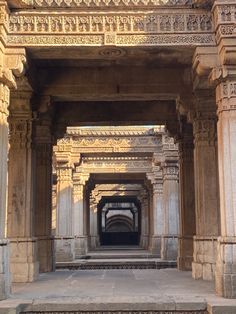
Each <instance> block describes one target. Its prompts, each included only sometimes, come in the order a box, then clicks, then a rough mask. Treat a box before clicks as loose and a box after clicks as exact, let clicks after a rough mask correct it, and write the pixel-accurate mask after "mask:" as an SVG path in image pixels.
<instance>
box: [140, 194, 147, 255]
mask: <svg viewBox="0 0 236 314" xmlns="http://www.w3.org/2000/svg"><path fill="white" fill-rule="evenodd" d="M138 199H139V201H140V204H141V235H140V246H141V247H142V248H144V249H148V246H149V222H148V217H149V199H148V195H147V193H144V192H142V193H141V195H140V196H139V197H138Z"/></svg>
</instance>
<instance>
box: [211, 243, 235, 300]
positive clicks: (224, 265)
mask: <svg viewBox="0 0 236 314" xmlns="http://www.w3.org/2000/svg"><path fill="white" fill-rule="evenodd" d="M235 256H236V237H219V238H218V242H217V262H216V272H215V287H216V294H217V295H219V296H221V297H224V298H229V299H235V298H236V259H235Z"/></svg>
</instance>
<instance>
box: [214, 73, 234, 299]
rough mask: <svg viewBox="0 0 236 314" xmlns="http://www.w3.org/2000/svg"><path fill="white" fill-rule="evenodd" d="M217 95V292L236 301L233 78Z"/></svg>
mask: <svg viewBox="0 0 236 314" xmlns="http://www.w3.org/2000/svg"><path fill="white" fill-rule="evenodd" d="M234 73H235V74H236V69H235V70H234ZM216 93H217V104H218V153H219V185H220V215H221V236H220V237H219V238H218V253H217V264H216V280H215V281H216V292H217V294H219V295H220V296H223V297H226V298H236V222H235V217H236V145H235V143H236V75H235V76H234V77H233V78H232V79H228V80H227V81H225V82H222V83H220V84H219V85H218V86H217V89H216Z"/></svg>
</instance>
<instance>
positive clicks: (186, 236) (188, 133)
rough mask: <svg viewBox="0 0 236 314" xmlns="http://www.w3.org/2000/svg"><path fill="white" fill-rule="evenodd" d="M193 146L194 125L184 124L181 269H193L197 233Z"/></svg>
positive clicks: (179, 264)
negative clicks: (194, 238) (194, 239)
mask: <svg viewBox="0 0 236 314" xmlns="http://www.w3.org/2000/svg"><path fill="white" fill-rule="evenodd" d="M193 148H194V146H193V131H192V126H191V125H190V124H184V125H183V131H182V134H181V138H180V140H179V182H180V184H179V187H180V194H179V195H180V235H179V244H178V259H177V262H178V269H180V270H191V269H192V261H193V237H194V235H196V220H195V187H194V159H193Z"/></svg>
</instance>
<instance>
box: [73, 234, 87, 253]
mask: <svg viewBox="0 0 236 314" xmlns="http://www.w3.org/2000/svg"><path fill="white" fill-rule="evenodd" d="M87 252H88V237H87V236H76V237H75V258H78V257H80V256H81V255H86V254H87Z"/></svg>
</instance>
